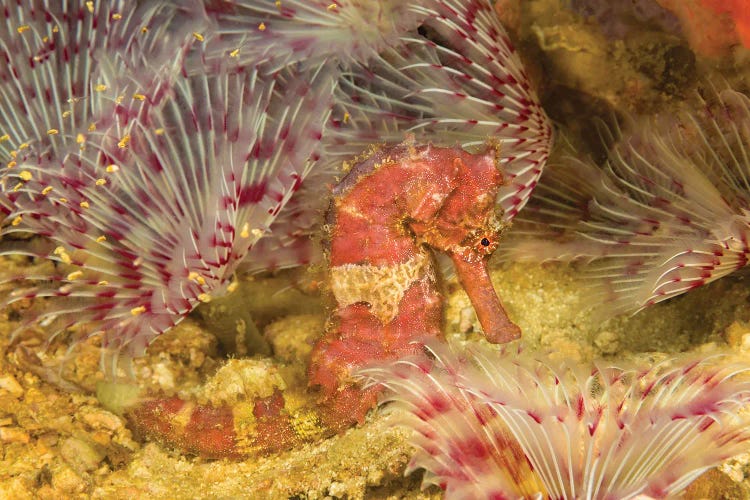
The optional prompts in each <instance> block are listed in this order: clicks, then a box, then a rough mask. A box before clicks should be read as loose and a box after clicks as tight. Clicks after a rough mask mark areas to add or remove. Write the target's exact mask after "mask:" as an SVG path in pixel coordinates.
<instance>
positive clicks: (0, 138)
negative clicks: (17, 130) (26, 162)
mask: <svg viewBox="0 0 750 500" xmlns="http://www.w3.org/2000/svg"><path fill="white" fill-rule="evenodd" d="M9 140H10V136H9V135H8V134H3V135H0V142H5V141H9Z"/></svg>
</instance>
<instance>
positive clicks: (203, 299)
mask: <svg viewBox="0 0 750 500" xmlns="http://www.w3.org/2000/svg"><path fill="white" fill-rule="evenodd" d="M198 300H200V301H201V302H203V303H204V304H207V303H209V302H211V295H209V294H207V293H200V294H198Z"/></svg>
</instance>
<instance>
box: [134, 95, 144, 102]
mask: <svg viewBox="0 0 750 500" xmlns="http://www.w3.org/2000/svg"><path fill="white" fill-rule="evenodd" d="M133 99H135V100H137V101H145V100H146V96H145V95H143V94H133Z"/></svg>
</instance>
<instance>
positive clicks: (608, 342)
mask: <svg viewBox="0 0 750 500" xmlns="http://www.w3.org/2000/svg"><path fill="white" fill-rule="evenodd" d="M594 344H595V345H596V347H598V348H599V350H600V351H601V352H602V354H614V353H616V352H617V351H618V350H620V338H619V336H618V335H617V334H616V333H614V332H611V331H609V330H604V331H602V332H599V333H598V334H597V336H596V338H595V339H594Z"/></svg>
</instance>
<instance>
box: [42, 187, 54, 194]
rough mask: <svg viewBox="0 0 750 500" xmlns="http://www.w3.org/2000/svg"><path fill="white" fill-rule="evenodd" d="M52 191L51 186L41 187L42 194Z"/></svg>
mask: <svg viewBox="0 0 750 500" xmlns="http://www.w3.org/2000/svg"><path fill="white" fill-rule="evenodd" d="M51 192H52V186H47V187H46V188H44V189H42V195H43V196H47V195H48V194H50V193H51Z"/></svg>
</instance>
